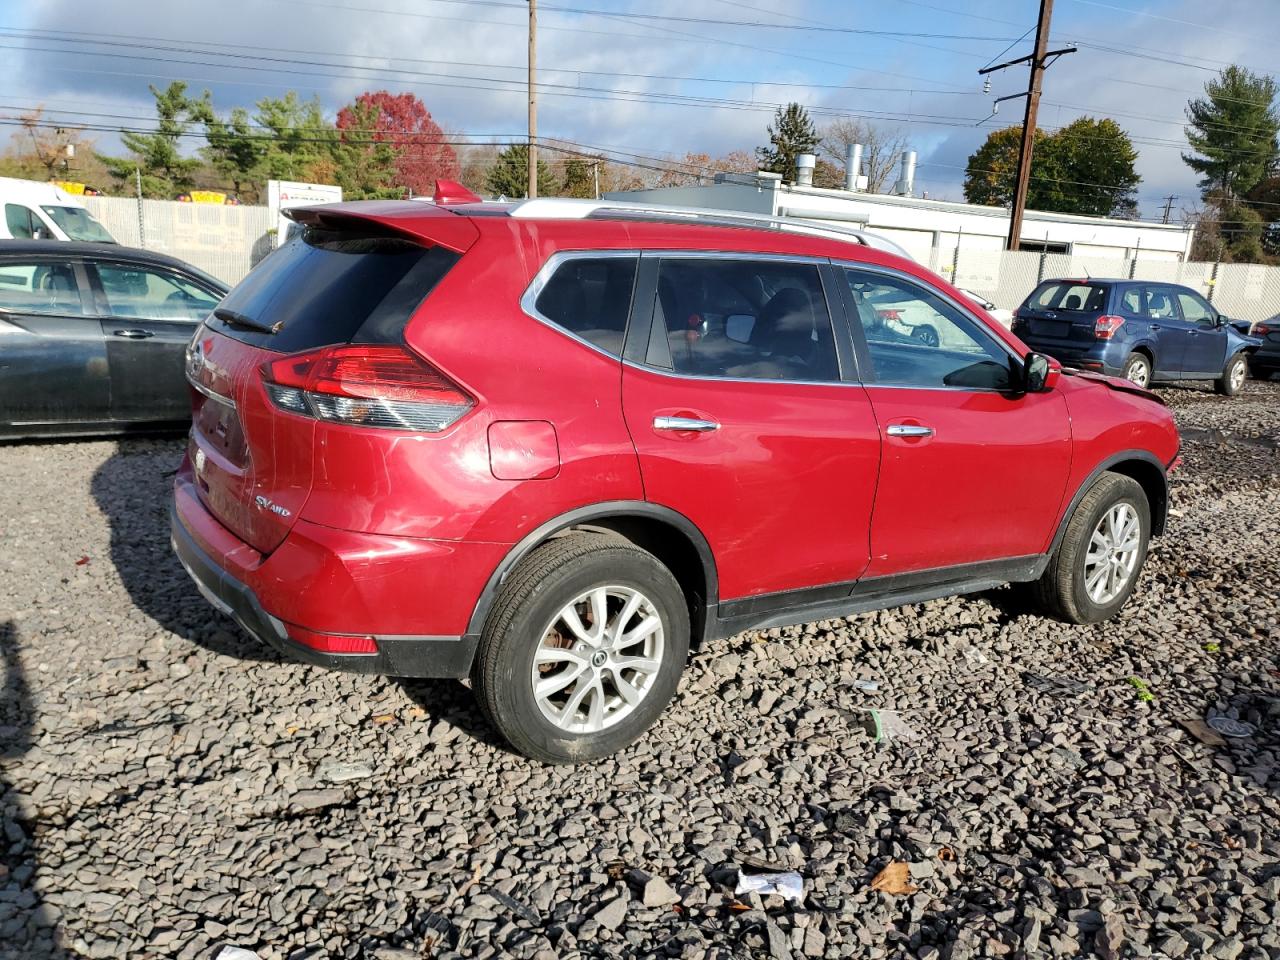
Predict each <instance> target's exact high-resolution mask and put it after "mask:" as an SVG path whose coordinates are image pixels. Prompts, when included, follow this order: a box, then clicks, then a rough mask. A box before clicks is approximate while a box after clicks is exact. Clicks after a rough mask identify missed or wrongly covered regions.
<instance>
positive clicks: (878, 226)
mask: <svg viewBox="0 0 1280 960" xmlns="http://www.w3.org/2000/svg"><path fill="white" fill-rule="evenodd" d="M912 166H914V164H912ZM855 169H856V168H855ZM905 172H907V164H906V163H905V162H904V173H905ZM803 173H804V171H802V176H803ZM859 180H863V181H865V177H860V178H859ZM905 192H908V193H909V192H910V180H909V179H908V180H907V183H906V187H905ZM606 196H607V197H608V198H609V199H613V200H632V201H639V202H645V203H661V204H670V205H674V206H682V207H704V208H709V209H712V210H735V211H742V212H745V213H755V214H763V215H766V216H771V217H797V218H800V219H804V220H813V221H819V222H821V221H827V222H832V221H835V222H840V223H844V224H849V225H854V226H859V227H863V228H866V229H868V230H871V231H873V232H875V233H878V234H881V235H882V236H885V237H888V238H889V239H891V240H893V241H894V242H896V243H898V244H899V245H900V246H902V247H903V248H905V249H906V250H907V252H908V253H910V254H911V256H912V257H913V258H915V259H916V260H918V261H919V262H920V263H924V264H936V265H938V266H939V267H940V268H941V267H942V266H943V265H945V264H949V263H951V262H952V260H953V259H954V258H955V256H956V250H957V248H958V249H959V252H960V254H962V255H964V256H966V257H968V256H969V255H970V254H971V253H974V254H986V255H996V256H998V255H999V252H1000V251H1001V250H1002V249H1003V248H1004V245H1005V239H1006V237H1007V236H1008V232H1009V211H1008V210H1006V209H1005V208H1003V207H986V206H979V205H977V204H971V203H953V202H951V201H945V200H928V199H924V198H922V197H913V196H909V195H907V196H892V195H888V194H878V193H863V192H859V191H856V190H848V189H845V190H830V189H823V188H820V187H814V186H805V185H801V184H792V183H783V182H782V179H781V178H780V177H779V176H778V175H777V174H769V173H757V174H754V175H753V174H745V175H743V174H719V175H717V176H716V178H715V182H714V183H709V184H703V185H695V186H685V187H660V188H656V189H652V190H631V191H626V192H622V193H610V194H606ZM1193 232H1194V228H1192V227H1189V226H1182V225H1180V224H1161V223H1146V222H1142V221H1138V220H1117V219H1112V218H1108V217H1082V216H1073V215H1069V214H1063V213H1042V212H1040V211H1035V210H1028V211H1027V212H1026V215H1025V217H1024V218H1023V223H1022V249H1023V250H1027V251H1034V252H1045V253H1049V254H1067V255H1070V256H1072V257H1075V258H1088V259H1097V260H1114V261H1122V260H1128V259H1131V258H1137V259H1138V260H1139V261H1148V260H1150V261H1166V262H1179V261H1185V260H1187V259H1189V258H1190V254H1191V240H1192V236H1193ZM972 259H973V258H970V260H971V261H972ZM983 259H986V258H985V257H984V258H983Z"/></svg>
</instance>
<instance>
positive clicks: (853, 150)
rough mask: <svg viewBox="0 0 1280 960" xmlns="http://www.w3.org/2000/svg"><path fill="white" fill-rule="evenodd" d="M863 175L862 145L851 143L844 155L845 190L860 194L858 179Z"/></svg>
mask: <svg viewBox="0 0 1280 960" xmlns="http://www.w3.org/2000/svg"><path fill="white" fill-rule="evenodd" d="M861 175H862V144H860V143H851V144H849V149H848V150H847V151H845V155H844V188H845V189H846V190H848V191H849V192H850V193H857V192H858V177H859V176H861Z"/></svg>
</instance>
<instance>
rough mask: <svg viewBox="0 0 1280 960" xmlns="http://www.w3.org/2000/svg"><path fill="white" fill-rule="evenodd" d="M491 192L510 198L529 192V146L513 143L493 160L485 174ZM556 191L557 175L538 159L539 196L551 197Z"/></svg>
mask: <svg viewBox="0 0 1280 960" xmlns="http://www.w3.org/2000/svg"><path fill="white" fill-rule="evenodd" d="M485 186H486V187H488V189H489V192H490V193H492V194H494V195H495V196H499V197H506V198H507V199H508V200H514V199H518V198H520V197H524V196H526V195H527V194H528V193H529V147H528V145H526V144H523V143H513V144H512V145H511V146H509V147H507V148H506V149H505V150H503V151H502V152H501V153H499V154H498V156H497V158H496V159H495V160H494V161H493V166H492V167H490V168H489V172H488V174H487V175H486V176H485ZM555 193H556V181H555V177H553V176H552V175H551V170H550V169H549V168H548V167H547V165H546V164H545V163H543V162H542V160H541V159H539V160H538V196H540V197H550V196H554V195H555Z"/></svg>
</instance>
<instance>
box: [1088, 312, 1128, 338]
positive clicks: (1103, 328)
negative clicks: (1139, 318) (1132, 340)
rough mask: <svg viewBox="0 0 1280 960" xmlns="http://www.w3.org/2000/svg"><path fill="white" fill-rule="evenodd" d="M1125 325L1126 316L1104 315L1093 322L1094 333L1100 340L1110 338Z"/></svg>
mask: <svg viewBox="0 0 1280 960" xmlns="http://www.w3.org/2000/svg"><path fill="white" fill-rule="evenodd" d="M1122 326H1124V317H1113V316H1102V317H1099V318H1098V319H1097V320H1096V321H1095V322H1094V324H1093V335H1094V337H1095V338H1097V339H1098V340H1110V339H1111V338H1112V337H1114V336H1115V335H1116V331H1117V330H1119V329H1120V328H1121V327H1122Z"/></svg>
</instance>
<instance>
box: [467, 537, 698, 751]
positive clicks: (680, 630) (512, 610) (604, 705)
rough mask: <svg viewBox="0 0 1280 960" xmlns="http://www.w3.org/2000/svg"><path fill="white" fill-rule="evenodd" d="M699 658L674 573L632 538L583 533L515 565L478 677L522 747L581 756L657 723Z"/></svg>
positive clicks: (615, 745)
mask: <svg viewBox="0 0 1280 960" xmlns="http://www.w3.org/2000/svg"><path fill="white" fill-rule="evenodd" d="M602 614H603V615H602ZM688 655H689V608H688V605H687V603H686V601H685V597H684V594H683V592H682V591H681V589H680V585H679V584H678V583H677V582H676V580H675V577H673V576H672V575H671V571H669V570H668V569H667V568H666V567H665V566H663V565H662V564H661V563H660V562H659V561H658V559H657V558H656V557H654V556H653V555H652V554H651V553H648V552H647V551H645V550H641V549H640V548H639V547H637V546H635V545H634V544H632V543H630V542H628V541H625V540H621V539H616V538H613V537H609V536H606V535H602V534H596V533H574V534H570V535H568V536H565V537H561V538H558V539H555V540H552V541H550V542H549V543H547V544H546V545H544V546H542V547H539V548H538V549H537V550H535V551H534V552H533V553H531V554H530V555H529V556H528V557H526V558H525V559H524V560H522V561H521V562H520V563H519V564H518V565H517V566H516V568H515V570H514V571H513V572H512V573H511V575H510V577H509V578H508V580H507V583H506V584H505V585H504V586H503V587H502V590H501V591H500V592H499V594H498V597H497V599H496V600H495V602H494V606H493V610H492V612H491V613H490V615H489V619H488V622H487V623H486V624H485V629H484V633H483V634H482V636H481V639H480V645H479V649H478V650H477V651H476V659H475V663H474V665H473V667H472V671H471V680H472V685H473V686H474V688H475V692H476V697H477V699H478V700H479V702H480V706H481V708H482V709H483V710H484V712H485V715H486V716H487V717H488V718H489V721H490V722H491V723H492V724H493V725H494V727H496V728H497V729H498V732H499V733H501V734H502V735H503V736H504V737H505V738H506V739H507V741H508V742H509V743H510V744H511V746H512V747H514V748H515V749H516V750H518V751H519V752H520V753H523V754H524V755H525V756H527V757H530V758H532V759H534V760H539V761H542V762H543V763H575V762H578V761H582V760H594V759H596V758H599V757H604V756H607V755H609V754H611V753H615V752H616V751H618V750H620V749H622V748H623V747H625V746H627V745H628V744H629V743H631V742H633V741H634V740H636V739H637V738H638V737H639V736H640V735H641V734H643V733H644V732H645V731H646V730H647V729H649V727H650V726H652V725H653V723H654V722H655V721H656V720H657V719H658V717H659V716H660V715H661V713H662V711H663V710H664V709H666V706H667V704H668V703H669V702H670V700H671V697H672V695H673V694H674V693H675V691H676V686H677V685H678V684H679V682H680V674H681V673H682V672H683V670H684V664H685V661H686V659H687V658H688ZM535 685H536V686H535Z"/></svg>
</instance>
